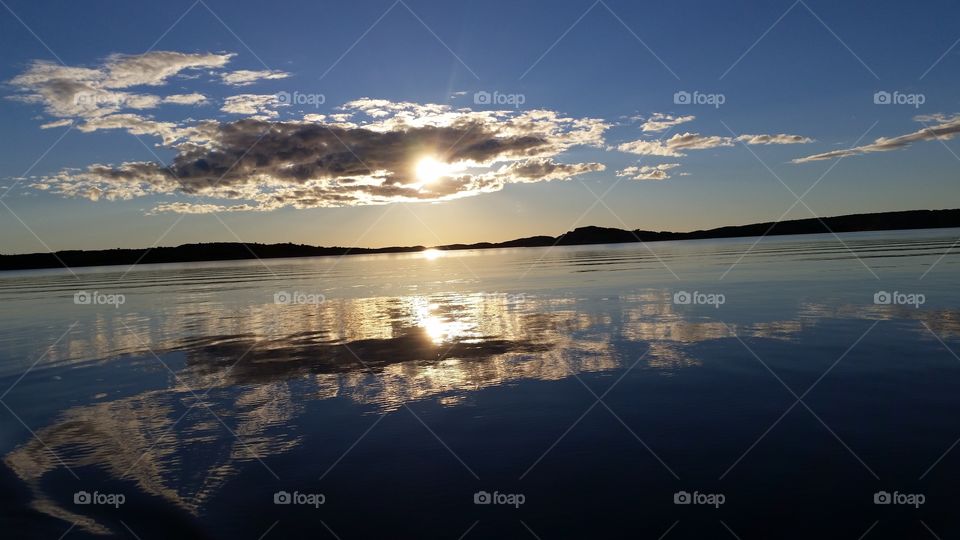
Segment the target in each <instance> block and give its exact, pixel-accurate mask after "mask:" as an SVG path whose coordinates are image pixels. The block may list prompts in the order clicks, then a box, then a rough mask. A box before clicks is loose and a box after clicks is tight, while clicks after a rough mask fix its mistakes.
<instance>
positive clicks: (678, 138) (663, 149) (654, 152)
mask: <svg viewBox="0 0 960 540" xmlns="http://www.w3.org/2000/svg"><path fill="white" fill-rule="evenodd" d="M720 146H733V139H731V138H730V137H719V136H705V135H700V134H699V133H683V134H680V133H677V134H676V135H674V136H673V137H670V138H669V139H667V140H666V141H659V140H658V141H643V140H640V141H633V142H627V143H623V144H621V145H619V146H618V147H617V150H620V151H621V152H627V153H630V154H639V155H642V156H669V157H682V156H685V155H686V154H684V153H683V151H684V150H704V149H707V148H717V147H720Z"/></svg>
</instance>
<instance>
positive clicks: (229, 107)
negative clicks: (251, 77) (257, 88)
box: [220, 94, 283, 118]
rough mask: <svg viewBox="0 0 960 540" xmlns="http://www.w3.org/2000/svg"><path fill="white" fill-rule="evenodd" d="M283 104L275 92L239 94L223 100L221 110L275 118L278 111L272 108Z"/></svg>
mask: <svg viewBox="0 0 960 540" xmlns="http://www.w3.org/2000/svg"><path fill="white" fill-rule="evenodd" d="M280 106H283V104H282V103H280V99H279V98H278V97H277V96H276V94H240V95H237V96H230V97H228V98H227V99H226V100H224V103H223V107H221V108H220V110H221V111H223V112H225V113H230V114H245V115H257V116H258V117H260V118H276V117H277V116H279V113H278V112H277V111H275V110H273V109H274V108H275V107H280Z"/></svg>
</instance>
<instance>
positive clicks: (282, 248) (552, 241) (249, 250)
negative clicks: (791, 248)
mask: <svg viewBox="0 0 960 540" xmlns="http://www.w3.org/2000/svg"><path fill="white" fill-rule="evenodd" d="M951 227H960V209H953V210H908V211H902V212H878V213H873V214H849V215H843V216H834V217H828V218H822V219H820V218H809V219H797V220H790V221H781V222H765V223H753V224H750V225H733V226H726V227H718V228H715V229H707V230H699V231H691V232H669V231H659V232H658V231H644V230H640V229H636V230H632V231H630V230H624V229H616V228H607V227H593V226H589V227H580V228H577V229H574V230H572V231H570V232H567V233H564V234H561V235H560V236H556V237H554V236H531V237H527V238H518V239H515V240H509V241H506V242H480V243H475V244H449V245H443V246H434V248H433V249H439V250H445V251H451V250H464V249H501V248H513V247H545V246H554V245H557V246H577V245H591V244H621V243H632V242H664V241H671V240H705V239H716V238H740V237H751V236H786V235H797V234H822V233H830V232H835V233H842V232H865V231H893V230H912V229H942V228H951ZM426 249H430V248H427V247H424V246H395V247H384V248H357V247H354V248H350V247H319V246H309V245H304V244H291V243H284V244H250V243H241V242H213V243H204V244H184V245H181V246H176V247H155V248H141V249H105V250H89V251H84V250H65V251H57V252H54V253H26V254H20V255H0V271H9V270H35V269H45V268H61V267H64V266H66V267H69V268H79V267H86V266H115V265H125V266H129V265H135V264H158V263H181V262H210V261H232V260H247V259H257V258H259V259H281V258H294V257H324V256H343V255H371V254H378V253H414V252H418V251H424V250H426Z"/></svg>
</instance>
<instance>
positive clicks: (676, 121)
mask: <svg viewBox="0 0 960 540" xmlns="http://www.w3.org/2000/svg"><path fill="white" fill-rule="evenodd" d="M695 119H696V116H693V115H688V116H671V115H669V114H665V113H653V114H652V115H651V116H650V118H647V120H646V121H645V122H644V123H643V125H641V126H640V129H641V130H643V131H646V132H659V131H664V130H667V129H669V128H672V127H674V126H679V125H680V124H684V123H687V122H692V121H694V120H695Z"/></svg>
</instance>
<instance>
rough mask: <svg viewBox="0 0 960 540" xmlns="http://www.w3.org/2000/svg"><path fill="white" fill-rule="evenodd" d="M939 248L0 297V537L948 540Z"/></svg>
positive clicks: (734, 246)
mask: <svg viewBox="0 0 960 540" xmlns="http://www.w3.org/2000/svg"><path fill="white" fill-rule="evenodd" d="M958 235H960V231H957V230H939V231H913V232H893V233H863V234H846V235H841V236H840V237H834V236H832V235H824V236H798V237H781V238H767V239H764V240H763V241H761V242H759V243H757V244H756V245H754V243H755V242H756V239H734V240H724V241H703V242H700V241H698V242H676V243H657V244H650V245H649V246H641V245H633V244H631V245H614V246H585V247H577V248H553V249H539V248H538V249H515V250H503V251H476V252H459V253H445V254H428V255H427V256H424V255H421V254H417V255H384V256H373V257H346V258H340V259H337V258H316V259H287V260H273V261H266V262H260V261H246V262H224V263H205V264H182V265H153V266H142V267H137V268H134V269H128V268H125V267H109V268H94V269H83V270H77V271H76V275H72V274H70V273H69V272H66V271H37V272H20V273H7V274H5V275H2V276H0V306H2V308H0V323H2V327H3V328H4V331H3V333H2V338H0V339H2V341H0V392H2V394H0V396H2V397H0V403H2V405H3V407H2V408H0V454H2V456H3V461H2V466H0V487H2V489H0V497H2V500H0V518H2V519H3V523H4V528H5V533H9V534H11V537H14V538H20V537H23V538H59V537H61V535H63V534H64V533H67V536H65V538H85V537H105V536H107V537H109V536H110V535H113V536H117V537H129V538H140V539H144V540H146V539H148V538H170V537H202V538H254V539H256V538H300V537H304V538H341V539H343V540H349V539H352V538H453V539H456V538H461V537H462V538H541V539H544V540H546V539H549V538H661V537H662V538H670V539H672V538H741V539H743V540H747V539H749V538H853V539H856V538H861V537H862V538H953V537H956V536H957V535H958V533H960V523H958V517H957V516H958V513H957V512H956V508H957V507H958V503H960V494H958V490H960V487H957V482H956V481H955V479H956V478H957V477H958V473H960V450H956V451H954V449H953V446H954V445H955V444H956V443H957V440H958V438H960V358H958V357H957V356H956V354H955V353H956V352H957V351H960V311H958V309H960V288H958V287H957V286H956V283H957V277H958V268H960V267H958V263H960V257H958V256H957V252H956V250H954V249H953V248H954V245H955V242H957V240H958ZM745 253H746V255H744V254H745ZM78 293H79V294H78ZM884 293H888V294H884ZM957 446H960V445H957ZM687 501H690V504H679V503H684V502H687ZM887 501H889V502H890V503H889V504H883V503H885V502H887ZM68 531H69V532H68Z"/></svg>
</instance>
